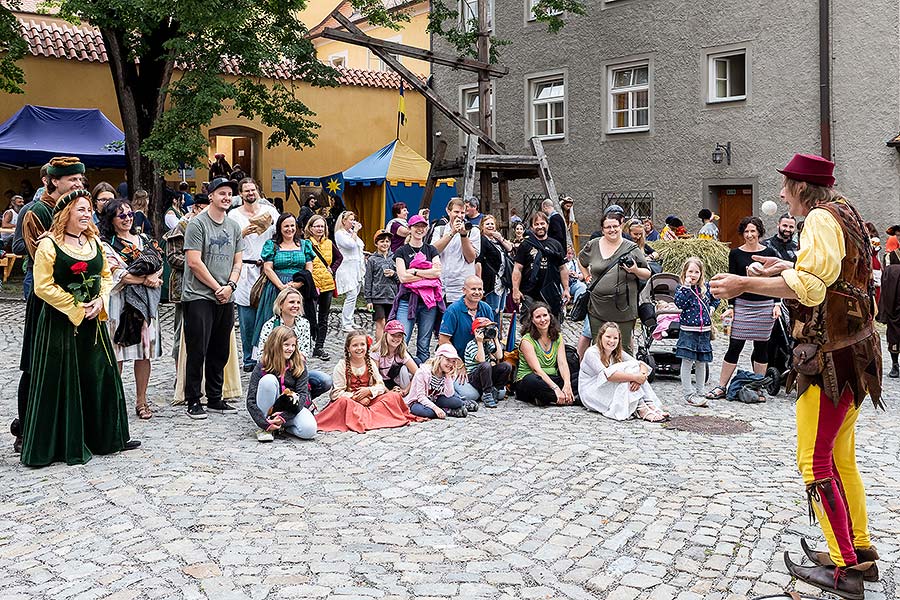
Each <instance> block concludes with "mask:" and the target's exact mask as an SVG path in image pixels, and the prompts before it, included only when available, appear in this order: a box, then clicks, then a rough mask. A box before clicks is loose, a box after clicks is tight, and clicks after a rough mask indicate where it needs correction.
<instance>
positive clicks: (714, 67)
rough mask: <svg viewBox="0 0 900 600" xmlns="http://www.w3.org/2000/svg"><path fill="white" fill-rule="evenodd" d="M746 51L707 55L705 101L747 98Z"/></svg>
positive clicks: (729, 100)
mask: <svg viewBox="0 0 900 600" xmlns="http://www.w3.org/2000/svg"><path fill="white" fill-rule="evenodd" d="M746 62H747V51H746V50H741V51H739V52H730V53H727V54H711V55H709V95H708V96H707V102H733V101H735V100H746V99H747V65H746Z"/></svg>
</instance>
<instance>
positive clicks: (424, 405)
mask: <svg viewBox="0 0 900 600" xmlns="http://www.w3.org/2000/svg"><path fill="white" fill-rule="evenodd" d="M465 375H466V370H465V367H463V363H462V360H461V359H460V358H459V354H457V352H456V348H454V347H453V344H441V345H440V346H438V349H437V351H436V352H435V353H434V358H432V359H429V360H427V361H425V362H424V363H422V365H421V366H420V367H419V370H418V371H416V375H415V377H413V380H412V386H411V387H410V390H409V393H408V394H407V395H406V398H405V400H406V403H407V404H408V405H409V411H410V412H411V413H412V414H414V415H416V416H417V417H425V418H426V419H443V418H445V417H465V416H466V415H467V414H468V413H467V411H466V409H465V408H463V406H464V404H465V403H464V402H463V399H462V398H460V397H459V395H458V394H457V393H456V392H454V391H453V382H454V381H456V380H460V379H461V378H464V377H465Z"/></svg>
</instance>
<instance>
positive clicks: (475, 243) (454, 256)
mask: <svg viewBox="0 0 900 600" xmlns="http://www.w3.org/2000/svg"><path fill="white" fill-rule="evenodd" d="M465 216H466V205H465V203H464V202H463V201H462V198H451V199H450V202H448V203H447V217H446V218H443V219H441V220H440V222H439V223H438V224H437V225H436V226H435V228H434V231H433V233H432V236H431V245H432V246H434V247H435V248H436V249H437V251H438V253H439V254H440V257H441V284H442V285H443V287H444V298H445V300H446V301H447V304H450V303H451V302H456V301H457V300H459V298H460V296H462V295H463V291H462V288H463V282H465V281H466V278H467V277H471V276H473V275H475V259H476V258H477V257H478V253H479V252H481V235H480V234H481V232H480V230H479V229H478V227H473V226H472V225H471V224H469V223H466V219H465ZM454 345H455V344H454ZM464 348H465V345H464V346H463V348H459V347H458V346H457V348H456V350H457V351H458V352H459V353H460V354H462V351H463V349H464Z"/></svg>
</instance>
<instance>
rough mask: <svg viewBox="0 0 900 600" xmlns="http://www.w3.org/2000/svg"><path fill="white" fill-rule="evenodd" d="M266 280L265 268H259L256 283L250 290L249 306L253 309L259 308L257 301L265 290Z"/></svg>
mask: <svg viewBox="0 0 900 600" xmlns="http://www.w3.org/2000/svg"><path fill="white" fill-rule="evenodd" d="M275 254H278V244H275ZM268 280H269V278H268V277H266V271H265V268H264V267H262V268H260V271H259V277H257V278H256V281H254V282H253V287H252V288H250V306H252V307H253V308H257V307H259V301H260V300H261V299H262V294H263V290H264V289H266V281H268Z"/></svg>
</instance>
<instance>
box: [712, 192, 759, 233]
mask: <svg viewBox="0 0 900 600" xmlns="http://www.w3.org/2000/svg"><path fill="white" fill-rule="evenodd" d="M718 190H719V240H720V241H722V242H731V247H732V248H737V247H738V246H740V245H741V244H743V243H744V238H743V236H741V235H740V234H739V233H738V225H739V224H740V222H741V219H743V218H744V217H749V216H750V215H752V214H753V190H752V189H751V188H740V187H722V188H719V189H718Z"/></svg>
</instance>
